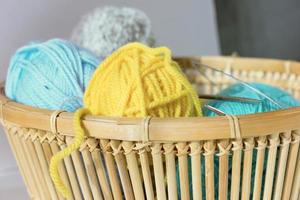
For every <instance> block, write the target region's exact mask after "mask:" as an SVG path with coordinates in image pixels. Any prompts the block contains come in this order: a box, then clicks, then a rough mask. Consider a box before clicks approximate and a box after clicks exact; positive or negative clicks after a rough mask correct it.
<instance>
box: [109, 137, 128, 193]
mask: <svg viewBox="0 0 300 200" xmlns="http://www.w3.org/2000/svg"><path fill="white" fill-rule="evenodd" d="M110 144H111V147H112V149H113V155H114V157H115V162H116V164H117V167H118V171H119V176H120V179H121V183H122V186H123V192H124V195H125V199H133V198H134V197H133V189H132V186H131V181H130V178H129V174H128V170H127V168H126V166H127V163H126V160H125V157H124V155H123V154H122V153H123V152H122V146H121V144H120V142H119V141H117V140H111V141H110Z"/></svg>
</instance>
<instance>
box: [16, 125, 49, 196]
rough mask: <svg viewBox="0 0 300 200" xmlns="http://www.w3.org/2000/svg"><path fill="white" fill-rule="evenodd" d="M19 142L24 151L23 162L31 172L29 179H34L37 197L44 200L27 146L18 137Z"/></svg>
mask: <svg viewBox="0 0 300 200" xmlns="http://www.w3.org/2000/svg"><path fill="white" fill-rule="evenodd" d="M22 132H24V130H22ZM19 137H20V136H19ZM19 141H20V145H21V148H22V151H24V156H25V160H26V161H27V162H28V169H29V170H30V171H31V175H32V176H31V178H33V179H34V182H35V187H36V188H37V192H38V195H37V197H38V198H41V199H46V196H45V193H44V191H43V188H42V184H40V182H39V177H38V173H36V171H37V170H36V166H35V165H34V164H33V160H32V157H31V156H30V152H29V150H28V146H27V144H26V141H25V139H24V137H20V140H19Z"/></svg>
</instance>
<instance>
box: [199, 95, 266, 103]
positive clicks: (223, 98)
mask: <svg viewBox="0 0 300 200" xmlns="http://www.w3.org/2000/svg"><path fill="white" fill-rule="evenodd" d="M199 98H200V99H214V100H220V101H236V102H245V103H260V102H261V100H260V99H253V98H245V97H233V96H230V97H229V96H220V95H207V94H201V95H199Z"/></svg>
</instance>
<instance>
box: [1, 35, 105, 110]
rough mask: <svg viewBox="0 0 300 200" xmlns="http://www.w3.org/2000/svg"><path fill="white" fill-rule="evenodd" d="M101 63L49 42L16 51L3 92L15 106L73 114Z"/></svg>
mask: <svg viewBox="0 0 300 200" xmlns="http://www.w3.org/2000/svg"><path fill="white" fill-rule="evenodd" d="M99 63H100V60H99V59H98V58H96V56H95V55H93V54H92V53H90V52H89V51H87V50H85V49H82V48H79V47H77V46H75V45H74V44H72V43H71V42H68V41H65V40H61V39H52V40H49V41H46V42H43V43H31V44H29V45H27V46H24V47H22V48H20V49H18V50H17V52H16V53H15V55H14V56H13V57H12V59H11V62H10V66H9V69H8V74H7V79H6V85H5V92H6V95H7V97H9V98H10V99H12V100H15V101H16V102H19V103H23V104H26V105H29V106H34V107H38V108H44V109H50V110H57V109H63V110H66V111H70V112H71V111H74V110H76V109H77V108H79V107H82V97H83V93H84V91H85V88H86V86H87V84H88V82H89V80H90V78H91V76H92V74H93V72H94V70H95V69H96V66H97V65H99Z"/></svg>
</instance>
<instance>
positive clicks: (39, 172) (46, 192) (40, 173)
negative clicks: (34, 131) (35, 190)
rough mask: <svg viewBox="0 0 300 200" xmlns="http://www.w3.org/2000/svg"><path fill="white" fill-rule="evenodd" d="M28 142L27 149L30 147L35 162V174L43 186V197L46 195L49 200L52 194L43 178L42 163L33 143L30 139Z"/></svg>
mask: <svg viewBox="0 0 300 200" xmlns="http://www.w3.org/2000/svg"><path fill="white" fill-rule="evenodd" d="M26 142H27V147H28V150H29V153H30V156H31V158H32V161H33V165H34V169H35V173H36V174H37V176H38V179H39V184H40V185H41V188H42V191H43V195H44V196H45V197H46V198H49V197H50V192H49V190H48V187H47V183H46V180H45V177H44V176H43V171H42V168H41V165H40V162H39V160H38V155H37V153H36V151H35V148H34V145H33V142H32V141H30V140H29V139H28V140H27V141H26Z"/></svg>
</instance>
